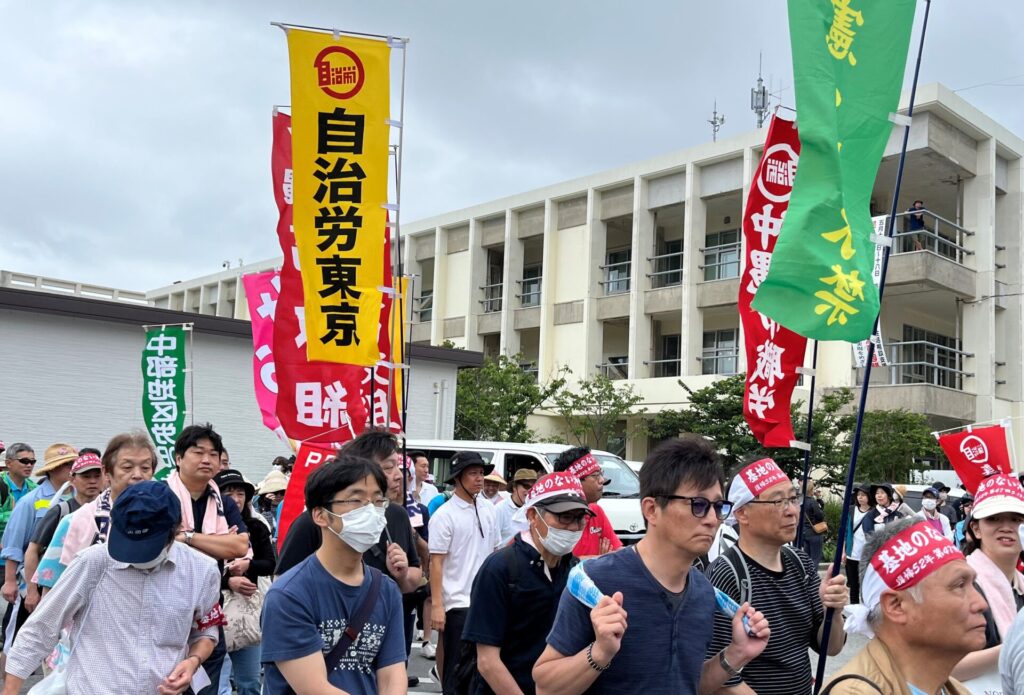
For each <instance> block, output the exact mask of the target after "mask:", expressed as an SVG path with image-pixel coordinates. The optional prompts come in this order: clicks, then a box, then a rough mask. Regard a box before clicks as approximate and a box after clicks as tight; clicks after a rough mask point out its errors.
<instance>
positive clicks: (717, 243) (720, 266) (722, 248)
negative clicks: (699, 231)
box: [704, 229, 740, 280]
mask: <svg viewBox="0 0 1024 695" xmlns="http://www.w3.org/2000/svg"><path fill="white" fill-rule="evenodd" d="M739 276H740V233H739V230H737V229H730V230H729V231H725V232H715V233H714V234H708V235H707V237H706V239H705V247H704V279H705V280H725V279H726V278H738V277H739Z"/></svg>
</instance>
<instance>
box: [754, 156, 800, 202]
mask: <svg viewBox="0 0 1024 695" xmlns="http://www.w3.org/2000/svg"><path fill="white" fill-rule="evenodd" d="M762 159H763V164H762V166H761V175H760V176H759V177H758V178H757V187H758V188H759V189H760V190H761V194H762V195H763V196H764V197H765V198H767V199H768V200H770V201H771V202H773V203H784V202H786V201H787V200H789V194H790V192H791V191H792V189H793V180H794V179H795V178H796V167H797V163H798V162H799V161H800V156H799V155H798V154H797V153H796V151H795V150H794V149H793V148H792V147H790V146H789V145H788V144H786V143H784V142H781V143H779V144H777V145H773V146H772V147H770V148H768V150H767V151H766V152H765V153H764V156H763V157H762Z"/></svg>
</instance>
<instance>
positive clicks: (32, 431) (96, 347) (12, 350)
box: [0, 272, 482, 482]
mask: <svg viewBox="0 0 1024 695" xmlns="http://www.w3.org/2000/svg"><path fill="white" fill-rule="evenodd" d="M3 277H5V278H11V277H14V278H15V280H16V282H13V283H12V284H14V285H17V286H18V287H12V286H2V287H0V337H2V340H0V365H3V370H2V372H0V374H2V378H0V388H2V390H3V394H4V397H3V398H0V439H2V440H3V441H5V442H7V443H8V444H11V443H12V442H15V441H24V442H28V443H29V444H30V445H32V446H33V447H35V450H36V454H37V455H38V456H39V457H40V458H41V457H42V452H43V450H44V449H45V448H46V447H47V446H49V445H50V444H52V443H54V442H62V441H63V442H69V443H71V444H74V445H75V446H79V447H82V446H92V447H95V448H98V449H100V450H102V449H103V448H104V447H105V446H106V443H107V441H108V440H109V439H110V437H112V436H113V435H114V434H117V433H118V432H123V431H126V430H129V429H142V428H143V427H144V423H143V420H142V387H143V386H142V371H141V366H140V365H141V356H142V347H143V342H144V338H143V335H144V334H143V331H142V326H144V325H160V324H174V323H192V324H193V331H192V342H191V347H190V352H189V353H188V357H187V360H188V362H189V367H191V368H192V369H193V370H194V371H193V372H192V373H191V375H186V392H187V394H188V395H187V397H186V403H187V407H188V409H189V412H188V414H187V415H186V423H190V422H192V421H195V422H206V421H209V422H212V423H213V424H214V426H215V427H216V428H217V431H218V432H219V433H220V434H221V435H222V436H223V437H224V444H225V446H227V447H228V450H229V453H230V455H231V463H232V466H233V467H235V468H238V469H239V470H241V471H242V472H243V473H244V474H245V475H246V476H247V477H248V478H249V479H250V480H252V481H254V482H258V481H259V480H261V479H262V478H263V476H264V475H265V474H266V473H267V471H268V470H269V468H270V464H271V462H272V461H273V459H274V457H276V456H279V455H285V456H287V455H289V454H290V453H291V450H290V449H289V447H288V446H287V445H286V444H284V443H283V442H281V441H280V440H278V439H277V437H275V436H274V434H273V433H271V432H270V430H268V429H267V428H266V427H264V425H263V421H262V418H261V416H260V412H259V408H258V406H257V404H256V398H255V396H254V391H253V362H252V360H253V344H252V330H251V326H250V324H249V322H248V321H241V320H238V319H234V318H224V317H217V316H207V315H202V314H197V313H186V312H181V311H172V310H169V309H159V308H155V307H151V306H148V305H146V304H145V303H144V299H143V303H140V302H139V301H138V300H139V296H140V295H137V293H136V294H133V293H125V292H124V291H119V290H109V288H92V287H88V286H87V287H86V289H87V290H88V292H87V293H86V294H101V295H103V294H105V293H104V292H101V291H99V290H105V289H108V290H109V293H108V295H107V296H106V298H105V299H96V298H93V297H91V296H84V294H83V292H82V291H81V287H79V291H77V292H76V291H75V287H76V283H68V282H64V281H58V280H52V279H48V278H35V279H33V278H32V277H31V276H26V275H20V274H17V273H6V272H5V273H4V274H3ZM47 288H49V289H47ZM115 292H116V293H118V296H117V298H115V297H114V293H115ZM409 360H410V363H411V366H412V368H411V374H412V376H411V377H410V381H409V407H408V432H409V436H410V437H415V438H419V439H435V438H436V439H450V438H451V437H452V436H453V432H454V428H455V385H456V379H457V373H458V370H459V369H460V368H461V367H465V366H478V365H479V364H480V363H481V362H482V357H481V355H480V354H479V353H472V352H467V351H464V350H450V349H445V348H440V347H432V346H429V345H416V346H411V347H410V350H409Z"/></svg>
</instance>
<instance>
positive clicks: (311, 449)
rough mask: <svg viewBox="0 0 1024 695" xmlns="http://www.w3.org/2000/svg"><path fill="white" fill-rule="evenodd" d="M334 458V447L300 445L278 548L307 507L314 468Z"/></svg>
mask: <svg viewBox="0 0 1024 695" xmlns="http://www.w3.org/2000/svg"><path fill="white" fill-rule="evenodd" d="M332 458H334V450H333V449H325V448H323V447H317V446H313V445H312V444H305V443H303V444H302V445H301V446H299V451H298V453H297V454H295V465H294V466H293V467H292V476H291V478H289V479H288V489H287V490H285V493H284V502H283V503H282V504H281V519H280V521H279V523H278V527H277V549H278V550H280V549H281V546H282V545H284V539H285V537H286V536H287V535H288V527H290V526H291V525H292V522H293V521H294V520H295V517H297V516H298V515H299V514H301V513H302V511H303V510H304V509H305V508H306V480H308V479H309V475H310V474H311V473H312V472H313V471H314V470H316V469H317V468H318V467H319V466H321V465H323V464H324V462H326V461H329V460H330V459H332Z"/></svg>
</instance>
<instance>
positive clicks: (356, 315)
mask: <svg viewBox="0 0 1024 695" xmlns="http://www.w3.org/2000/svg"><path fill="white" fill-rule="evenodd" d="M288 52H289V58H290V63H291V86H292V169H293V172H294V178H293V194H294V200H293V219H292V224H293V227H294V230H295V240H296V244H297V246H298V250H299V267H300V268H301V270H302V284H303V288H304V290H305V292H304V306H305V318H306V331H307V334H308V335H309V340H307V341H306V354H307V357H308V359H309V361H310V362H335V363H343V364H353V365H361V366H371V365H374V364H376V362H377V360H378V347H377V340H376V336H377V325H378V322H379V320H380V304H381V292H380V289H379V288H380V287H381V286H382V285H383V284H384V263H383V248H384V230H385V225H386V210H385V208H384V206H385V205H386V204H387V191H388V162H389V136H390V126H389V125H388V119H389V117H390V80H389V70H390V57H391V50H390V48H389V47H388V45H387V43H386V42H384V41H377V40H371V39H360V38H353V37H349V36H341V37H339V38H337V39H336V38H334V37H333V36H332V35H331V34H326V33H320V32H309V31H300V30H297V29H290V30H289V31H288Z"/></svg>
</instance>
